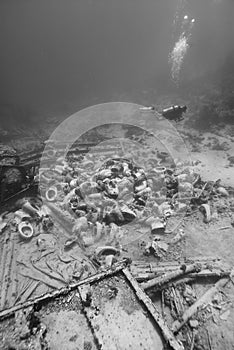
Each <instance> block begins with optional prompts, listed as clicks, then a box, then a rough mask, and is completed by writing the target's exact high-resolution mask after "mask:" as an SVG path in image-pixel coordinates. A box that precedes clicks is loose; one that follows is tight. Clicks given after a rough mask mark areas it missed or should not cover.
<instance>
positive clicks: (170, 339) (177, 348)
mask: <svg viewBox="0 0 234 350" xmlns="http://www.w3.org/2000/svg"><path fill="white" fill-rule="evenodd" d="M123 273H124V275H125V277H126V278H127V280H128V281H129V283H130V284H131V286H132V288H133V289H134V290H135V293H136V295H137V297H138V299H139V300H140V301H141V302H143V303H144V305H145V307H146V308H147V310H148V311H149V313H150V314H151V316H152V317H153V319H154V321H155V322H156V324H157V325H158V327H159V328H160V330H161V332H162V335H163V337H164V339H165V341H166V342H167V343H168V344H169V345H170V347H171V348H172V349H173V350H184V347H183V345H182V344H181V343H179V341H177V339H176V338H175V336H174V335H173V333H172V332H171V330H170V329H169V327H168V325H167V324H166V322H165V320H164V319H163V317H162V316H161V314H160V313H159V311H158V310H157V309H156V307H155V305H154V304H153V303H152V301H151V299H150V298H149V297H148V296H147V295H146V294H145V292H144V291H143V290H142V289H141V288H140V286H139V284H138V283H137V281H136V280H135V279H134V278H133V276H132V275H131V273H130V271H129V269H128V268H125V269H124V270H123Z"/></svg>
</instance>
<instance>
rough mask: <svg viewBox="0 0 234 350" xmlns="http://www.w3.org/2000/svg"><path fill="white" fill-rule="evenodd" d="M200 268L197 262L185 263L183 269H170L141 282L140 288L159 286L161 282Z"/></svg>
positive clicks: (163, 282) (166, 281)
mask: <svg viewBox="0 0 234 350" xmlns="http://www.w3.org/2000/svg"><path fill="white" fill-rule="evenodd" d="M199 269H201V268H200V267H199V266H198V265H197V264H192V265H187V266H186V267H185V268H184V269H180V270H176V271H172V272H168V273H165V274H164V275H162V276H159V277H156V278H153V279H152V280H150V281H148V282H143V283H141V288H143V289H144V290H146V289H149V288H152V287H159V288H160V287H161V286H162V285H163V284H165V283H168V282H170V281H171V280H173V279H176V278H178V277H181V276H184V275H187V274H188V273H191V272H194V271H199Z"/></svg>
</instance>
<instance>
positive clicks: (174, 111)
mask: <svg viewBox="0 0 234 350" xmlns="http://www.w3.org/2000/svg"><path fill="white" fill-rule="evenodd" d="M186 111H187V106H172V107H169V108H165V109H163V111H162V116H163V117H164V118H166V119H168V120H175V121H176V122H178V121H180V120H183V119H184V118H183V113H186Z"/></svg>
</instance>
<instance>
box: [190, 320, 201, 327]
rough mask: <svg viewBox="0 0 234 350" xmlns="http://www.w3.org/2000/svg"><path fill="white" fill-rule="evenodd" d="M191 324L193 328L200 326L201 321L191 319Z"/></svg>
mask: <svg viewBox="0 0 234 350" xmlns="http://www.w3.org/2000/svg"><path fill="white" fill-rule="evenodd" d="M189 325H190V327H192V328H198V326H199V322H198V320H190V321H189Z"/></svg>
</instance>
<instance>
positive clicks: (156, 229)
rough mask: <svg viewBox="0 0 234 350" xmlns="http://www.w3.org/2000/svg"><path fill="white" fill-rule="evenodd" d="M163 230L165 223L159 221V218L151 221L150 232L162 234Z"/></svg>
mask: <svg viewBox="0 0 234 350" xmlns="http://www.w3.org/2000/svg"><path fill="white" fill-rule="evenodd" d="M164 232H165V223H164V222H162V221H160V220H156V221H155V222H153V223H152V224H151V233H153V234H162V233H164Z"/></svg>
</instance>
